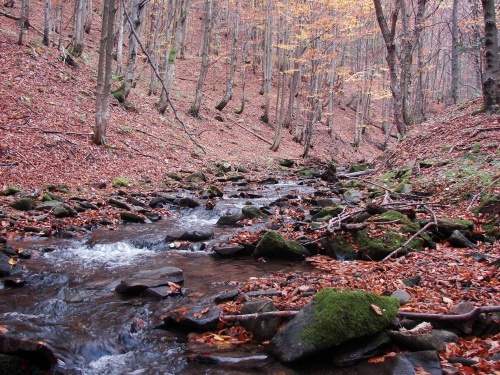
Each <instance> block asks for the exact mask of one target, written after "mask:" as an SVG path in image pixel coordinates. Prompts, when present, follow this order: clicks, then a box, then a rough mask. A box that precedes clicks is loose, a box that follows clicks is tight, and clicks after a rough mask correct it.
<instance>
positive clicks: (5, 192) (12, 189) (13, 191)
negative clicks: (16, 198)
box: [0, 185, 21, 195]
mask: <svg viewBox="0 0 500 375" xmlns="http://www.w3.org/2000/svg"><path fill="white" fill-rule="evenodd" d="M20 192H21V188H20V187H18V186H15V185H11V186H9V187H8V188H7V189H5V190H2V191H1V192H0V195H15V194H17V193H20Z"/></svg>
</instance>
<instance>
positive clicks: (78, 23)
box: [71, 0, 85, 56]
mask: <svg viewBox="0 0 500 375" xmlns="http://www.w3.org/2000/svg"><path fill="white" fill-rule="evenodd" d="M84 22H85V0H78V3H77V8H76V17H75V29H74V30H75V35H74V42H73V49H72V51H71V52H72V53H73V54H74V55H75V56H80V55H81V54H82V52H83V43H84V31H85V30H84Z"/></svg>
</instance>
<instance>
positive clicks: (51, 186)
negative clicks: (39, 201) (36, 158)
mask: <svg viewBox="0 0 500 375" xmlns="http://www.w3.org/2000/svg"><path fill="white" fill-rule="evenodd" d="M42 187H43V188H44V189H45V190H47V191H56V190H57V187H56V185H54V184H45V185H43V186H42Z"/></svg>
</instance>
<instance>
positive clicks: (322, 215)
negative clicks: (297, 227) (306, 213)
mask: <svg viewBox="0 0 500 375" xmlns="http://www.w3.org/2000/svg"><path fill="white" fill-rule="evenodd" d="M343 210H344V209H343V208H342V207H341V206H335V207H325V208H323V209H321V211H320V212H318V213H317V214H316V215H314V216H313V217H312V221H328V220H330V219H331V218H333V217H335V216H337V215H339V214H340V213H341V212H342V211H343Z"/></svg>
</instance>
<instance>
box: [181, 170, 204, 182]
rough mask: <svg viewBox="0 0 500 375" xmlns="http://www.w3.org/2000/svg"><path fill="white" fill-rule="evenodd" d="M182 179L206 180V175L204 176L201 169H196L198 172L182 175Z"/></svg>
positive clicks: (189, 180) (188, 180)
mask: <svg viewBox="0 0 500 375" xmlns="http://www.w3.org/2000/svg"><path fill="white" fill-rule="evenodd" d="M184 181H186V182H206V181H207V177H206V176H205V174H204V173H203V172H202V171H198V172H195V173H191V174H189V175H187V176H186V177H184Z"/></svg>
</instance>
